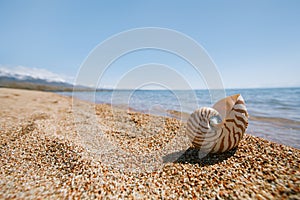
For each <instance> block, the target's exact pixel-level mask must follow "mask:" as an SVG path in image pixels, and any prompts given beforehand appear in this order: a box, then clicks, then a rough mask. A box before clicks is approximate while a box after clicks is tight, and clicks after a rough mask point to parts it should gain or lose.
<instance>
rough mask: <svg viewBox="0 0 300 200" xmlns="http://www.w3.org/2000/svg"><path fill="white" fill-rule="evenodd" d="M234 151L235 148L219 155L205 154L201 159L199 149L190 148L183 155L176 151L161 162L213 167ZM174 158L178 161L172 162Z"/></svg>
mask: <svg viewBox="0 0 300 200" xmlns="http://www.w3.org/2000/svg"><path fill="white" fill-rule="evenodd" d="M236 151H237V148H234V149H232V150H230V151H226V152H224V153H220V154H207V155H206V156H205V157H202V158H201V157H199V149H196V148H192V147H190V148H188V149H187V150H186V151H185V152H184V153H183V151H178V152H174V153H171V154H168V155H166V156H164V157H163V162H164V163H168V162H173V163H183V164H185V163H190V164H200V165H201V166H206V165H214V164H217V163H220V162H222V161H224V160H227V159H228V158H230V157H232V156H233V155H234V154H235V152H236ZM179 155H181V156H179ZM178 156H179V157H178ZM176 157H178V159H176V160H175V161H174V158H176Z"/></svg>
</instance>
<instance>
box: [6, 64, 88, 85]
mask: <svg viewBox="0 0 300 200" xmlns="http://www.w3.org/2000/svg"><path fill="white" fill-rule="evenodd" d="M0 87H7V88H19V89H29V90H42V91H72V90H73V88H74V85H73V84H71V83H68V82H66V81H65V80H64V79H62V78H61V77H59V76H58V75H56V74H54V73H52V72H49V71H47V70H44V69H37V68H27V67H16V68H0ZM76 88H77V89H78V90H87V89H88V88H87V87H83V86H80V87H76Z"/></svg>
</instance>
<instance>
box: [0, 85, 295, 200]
mask: <svg viewBox="0 0 300 200" xmlns="http://www.w3.org/2000/svg"><path fill="white" fill-rule="evenodd" d="M0 102H1V104H0V108H1V112H0V116H1V117H0V160H1V161H0V199H13V198H15V199H65V198H72V199H73V198H74V199H94V198H101V199H300V150H299V149H297V148H293V147H289V146H285V145H281V144H277V143H274V142H270V141H268V140H265V139H262V138H259V137H255V136H252V135H250V134H247V133H246V134H245V135H244V137H243V139H242V141H241V142H240V144H239V146H238V148H236V149H233V150H231V151H229V152H225V153H223V154H216V155H210V154H209V155H205V156H203V157H199V155H198V151H197V150H196V149H194V148H193V147H192V146H190V144H189V143H188V140H187V138H186V136H185V126H186V124H185V122H182V121H180V120H179V119H176V118H169V117H162V116H154V115H150V114H144V113H139V112H135V111H134V110H130V109H122V108H116V107H112V106H111V105H107V104H97V105H95V104H92V103H89V102H85V101H81V100H76V99H72V98H71V97H65V96H60V95H58V94H54V93H50V92H39V91H28V90H17V89H6V88H0ZM176 115H177V116H178V115H180V114H178V113H176ZM177 118H178V117H177ZM98 129H99V130H100V131H99V130H98ZM100 132H101V134H100V135H99V133H100ZM104 139H105V140H104ZM108 141H109V142H108Z"/></svg>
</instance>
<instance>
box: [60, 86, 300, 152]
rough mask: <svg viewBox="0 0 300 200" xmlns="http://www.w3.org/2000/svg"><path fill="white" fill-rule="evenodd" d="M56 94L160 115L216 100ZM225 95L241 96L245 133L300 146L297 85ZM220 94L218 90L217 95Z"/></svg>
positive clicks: (184, 95)
mask: <svg viewBox="0 0 300 200" xmlns="http://www.w3.org/2000/svg"><path fill="white" fill-rule="evenodd" d="M60 94H62V95H66V96H73V97H75V98H79V99H82V100H86V101H90V102H93V103H107V104H112V105H115V106H123V107H124V106H128V107H130V108H131V109H134V110H137V111H140V112H144V113H151V114H155V115H163V116H166V115H168V114H167V113H166V112H165V111H166V110H175V111H180V112H186V113H191V112H193V111H194V110H195V109H197V108H199V107H203V106H209V107H211V106H212V105H213V104H214V103H215V102H216V96H214V94H213V93H212V92H211V91H209V90H193V91H192V90H190V91H187V90H182V91H180V90H178V91H177V90H175V91H168V90H113V91H98V92H74V93H72V92H60ZM225 94H226V95H227V96H229V95H233V94H241V95H242V96H243V97H244V100H245V102H246V106H247V109H248V112H249V115H250V118H249V126H248V129H247V131H246V132H247V133H249V134H252V135H255V136H259V137H262V138H265V139H268V140H271V141H274V142H277V143H281V144H285V145H288V146H293V147H296V148H298V149H300V88H272V89H227V90H225ZM222 95H223V93H220V95H219V97H220V98H221V97H222Z"/></svg>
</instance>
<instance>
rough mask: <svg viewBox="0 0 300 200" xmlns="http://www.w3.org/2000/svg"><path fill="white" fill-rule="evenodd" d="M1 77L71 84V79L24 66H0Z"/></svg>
mask: <svg viewBox="0 0 300 200" xmlns="http://www.w3.org/2000/svg"><path fill="white" fill-rule="evenodd" d="M0 75H4V76H11V77H15V78H18V79H26V78H28V77H31V78H34V79H43V80H46V81H49V82H54V81H55V82H70V81H72V78H71V77H67V76H61V75H58V74H55V73H53V72H50V71H48V70H46V69H42V68H29V67H24V66H16V67H6V66H0Z"/></svg>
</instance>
